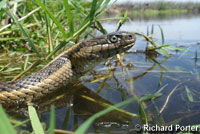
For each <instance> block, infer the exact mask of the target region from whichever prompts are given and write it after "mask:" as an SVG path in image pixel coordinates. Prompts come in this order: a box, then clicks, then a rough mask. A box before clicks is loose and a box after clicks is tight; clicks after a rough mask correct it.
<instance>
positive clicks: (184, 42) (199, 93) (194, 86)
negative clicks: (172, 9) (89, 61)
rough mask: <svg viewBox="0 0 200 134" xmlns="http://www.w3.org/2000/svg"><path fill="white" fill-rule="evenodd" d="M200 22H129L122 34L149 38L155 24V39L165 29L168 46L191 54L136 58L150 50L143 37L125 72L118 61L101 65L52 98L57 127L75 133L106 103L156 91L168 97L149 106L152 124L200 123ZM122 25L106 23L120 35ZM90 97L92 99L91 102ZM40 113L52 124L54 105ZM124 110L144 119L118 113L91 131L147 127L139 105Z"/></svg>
mask: <svg viewBox="0 0 200 134" xmlns="http://www.w3.org/2000/svg"><path fill="white" fill-rule="evenodd" d="M199 22H200V17H199V16H195V17H192V18H184V17H182V18H176V19H171V20H159V19H157V20H148V21H142V20H133V23H130V22H127V23H126V24H125V25H123V26H122V28H121V30H122V31H131V32H133V31H134V32H135V31H137V32H143V33H146V31H147V26H148V27H149V29H151V26H152V25H154V33H155V34H154V35H153V37H154V40H157V41H156V42H157V43H159V44H161V36H160V30H159V28H158V25H160V26H161V27H162V29H163V31H164V35H165V44H176V45H175V46H180V47H183V48H187V49H188V51H173V50H170V51H169V52H170V54H171V56H170V57H169V58H167V57H165V56H164V55H162V54H160V55H154V56H149V55H146V54H145V53H136V52H135V50H138V49H143V50H144V49H145V47H146V41H144V40H143V38H141V37H139V36H137V41H136V44H135V46H134V48H132V49H131V50H130V51H128V52H127V53H126V54H125V55H124V58H123V63H124V64H125V66H124V67H122V66H121V65H120V63H119V62H118V60H116V58H115V57H114V58H112V59H111V60H110V61H109V62H107V64H106V63H101V64H100V65H98V66H97V67H95V68H94V70H92V71H90V72H89V73H87V74H86V75H85V76H83V77H82V78H81V79H80V82H77V83H76V84H75V85H73V86H68V87H65V88H64V91H63V92H61V93H59V96H57V99H56V100H55V101H52V99H50V98H48V99H47V102H48V103H49V102H51V101H52V102H53V103H54V104H55V106H56V107H57V108H56V128H58V129H66V130H70V131H74V130H75V129H76V128H77V127H78V126H80V125H81V124H82V123H83V122H84V121H85V120H86V119H87V118H88V117H89V116H91V115H93V114H95V113H96V112H98V111H100V110H103V108H104V107H103V106H102V103H108V104H116V103H120V102H121V101H124V100H126V99H128V98H131V97H133V96H135V95H136V96H144V95H146V94H153V93H156V92H160V93H162V94H163V96H161V97H160V98H157V99H155V100H154V101H149V102H146V103H145V105H146V107H145V112H146V114H147V118H148V121H149V123H150V124H153V125H156V124H157V125H169V124H180V125H186V126H187V125H196V124H200V119H199V117H200V86H199V85H200V76H199V73H200V63H199V61H198V59H197V60H195V59H194V57H195V52H196V51H197V54H198V55H199V45H198V42H199V41H200V23H199ZM116 25H117V22H104V23H103V26H104V28H105V29H107V30H108V31H109V32H113V31H115V29H116ZM66 89H67V90H66ZM74 90H75V91H74ZM87 96H89V97H90V98H92V100H91V99H90V100H88V99H87ZM54 99H55V98H54ZM95 100H96V101H97V102H94V101H95ZM98 102H100V103H101V104H99V103H98ZM40 109H41V121H44V122H46V123H47V124H48V122H49V116H50V113H49V112H48V109H49V106H45V103H44V104H42V105H41V106H40ZM122 109H123V110H126V111H128V112H131V113H134V114H136V115H138V116H137V117H133V116H131V115H129V114H126V113H122V112H119V111H114V112H111V113H110V114H108V115H105V116H103V117H102V118H99V119H98V120H96V121H95V122H94V123H93V125H92V126H91V127H90V129H89V132H91V133H93V132H97V133H98V132H99V133H101V132H102V133H133V131H134V128H135V125H136V124H142V122H141V119H140V117H139V105H138V103H137V102H133V103H131V104H129V105H126V106H123V107H122Z"/></svg>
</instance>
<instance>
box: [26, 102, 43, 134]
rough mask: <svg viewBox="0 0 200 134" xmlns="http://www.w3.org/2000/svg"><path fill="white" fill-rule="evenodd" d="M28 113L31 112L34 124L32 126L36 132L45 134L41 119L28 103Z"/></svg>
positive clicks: (30, 116) (36, 133) (30, 115)
mask: <svg viewBox="0 0 200 134" xmlns="http://www.w3.org/2000/svg"><path fill="white" fill-rule="evenodd" d="M28 113H29V118H30V120H31V125H32V128H33V130H34V132H35V134H44V130H43V128H42V124H41V123H40V120H39V118H38V116H37V113H36V110H35V108H34V107H33V106H32V105H28Z"/></svg>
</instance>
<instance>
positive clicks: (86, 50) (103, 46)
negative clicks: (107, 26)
mask: <svg viewBox="0 0 200 134" xmlns="http://www.w3.org/2000/svg"><path fill="white" fill-rule="evenodd" d="M135 41H136V37H135V34H133V33H130V32H114V33H110V34H106V35H102V36H99V37H96V38H94V39H91V40H87V41H85V42H82V44H81V45H80V46H81V47H80V49H79V53H80V55H83V56H85V57H88V58H90V59H98V58H108V57H111V56H113V55H116V54H119V53H122V52H125V51H127V50H128V49H130V48H131V47H132V46H133V45H134V43H135ZM78 55H79V54H78Z"/></svg>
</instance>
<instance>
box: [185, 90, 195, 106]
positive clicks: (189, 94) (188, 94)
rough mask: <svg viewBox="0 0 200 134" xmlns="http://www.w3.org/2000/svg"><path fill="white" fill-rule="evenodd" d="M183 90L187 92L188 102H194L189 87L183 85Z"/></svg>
mask: <svg viewBox="0 0 200 134" xmlns="http://www.w3.org/2000/svg"><path fill="white" fill-rule="evenodd" d="M185 90H186V93H187V97H188V100H189V101H190V102H194V99H193V96H192V93H191V91H190V89H189V88H188V87H187V86H185Z"/></svg>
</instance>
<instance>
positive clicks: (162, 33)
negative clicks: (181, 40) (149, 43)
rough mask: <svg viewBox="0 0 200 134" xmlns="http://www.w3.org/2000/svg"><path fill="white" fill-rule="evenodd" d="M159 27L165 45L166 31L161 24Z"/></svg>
mask: <svg viewBox="0 0 200 134" xmlns="http://www.w3.org/2000/svg"><path fill="white" fill-rule="evenodd" d="M159 28H160V32H161V37H162V45H164V44H165V37H164V32H163V29H162V27H161V26H160V25H159Z"/></svg>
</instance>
